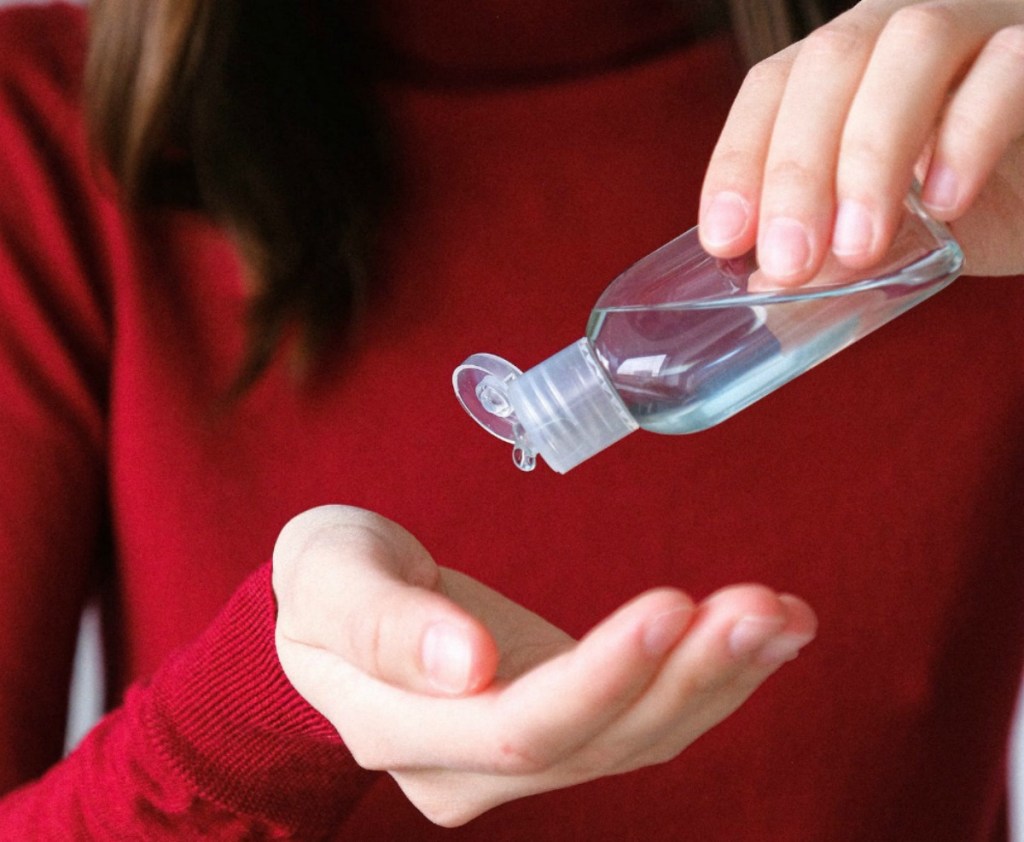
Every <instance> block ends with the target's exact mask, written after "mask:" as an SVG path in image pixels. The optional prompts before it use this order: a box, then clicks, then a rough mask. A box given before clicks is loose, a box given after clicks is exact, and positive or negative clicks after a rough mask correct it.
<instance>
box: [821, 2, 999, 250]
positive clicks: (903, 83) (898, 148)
mask: <svg viewBox="0 0 1024 842" xmlns="http://www.w3.org/2000/svg"><path fill="white" fill-rule="evenodd" d="M1013 5H1014V4H1009V3H971V4H966V3H962V4H959V5H957V4H951V3H941V2H926V3H918V4H915V5H911V6H907V7H905V8H902V9H900V10H898V11H896V12H895V13H894V14H893V15H892V16H891V17H890V18H889V21H888V23H887V24H886V26H885V28H884V29H883V30H882V32H881V34H880V35H879V37H878V42H877V44H876V47H875V50H874V52H873V53H872V56H871V60H870V61H869V63H868V66H867V69H866V70H865V73H864V77H863V80H862V82H861V85H860V87H859V89H858V91H857V94H856V96H855V97H854V100H853V103H852V105H851V107H850V113H849V116H848V118H847V121H846V125H845V128H844V132H843V136H842V140H841V143H840V153H839V162H838V167H837V172H836V190H837V195H838V201H839V205H838V210H837V213H836V225H835V231H834V234H833V240H834V245H833V251H834V253H835V254H836V256H837V257H838V258H839V259H840V260H841V261H842V262H843V263H845V264H846V265H847V266H851V267H855V268H863V267H867V266H870V265H871V264H873V263H876V262H877V261H878V260H880V259H881V258H882V256H883V255H884V253H885V250H886V249H887V248H888V246H889V243H890V242H891V240H892V237H893V234H894V232H895V230H896V228H897V225H898V221H899V217H900V214H901V210H902V203H903V198H904V196H905V195H906V192H907V190H908V189H909V187H910V181H911V177H912V173H913V167H914V163H915V161H916V160H917V159H918V157H919V156H920V154H921V151H922V149H923V148H924V147H925V145H926V143H927V141H928V138H929V135H930V134H931V133H932V132H933V130H934V127H935V126H936V124H937V122H938V118H939V115H940V113H941V111H942V108H943V106H944V103H945V100H946V97H947V94H948V92H949V90H950V88H951V87H952V86H953V84H954V82H955V80H956V78H957V77H958V75H960V74H961V73H962V72H963V68H964V67H965V65H966V64H967V62H968V61H969V60H970V59H971V58H972V57H973V56H974V54H975V53H976V52H977V51H978V49H979V48H980V47H981V46H982V45H983V44H984V42H985V40H986V39H987V38H988V36H989V34H990V33H992V32H993V31H995V30H996V29H998V28H999V27H1000V26H1002V25H1003V24H1004V23H1005V22H1007V21H1011V20H1012V11H1013ZM1018 14H1019V13H1018Z"/></svg>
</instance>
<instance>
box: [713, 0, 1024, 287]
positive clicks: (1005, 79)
mask: <svg viewBox="0 0 1024 842" xmlns="http://www.w3.org/2000/svg"><path fill="white" fill-rule="evenodd" d="M1022 136H1024V3H1022V2H1020V0H933V2H919V3H912V2H908V0H863V2H861V3H860V4H858V5H857V6H855V7H854V8H853V9H851V10H850V11H849V12H847V13H845V14H843V15H841V16H839V17H838V18H836V19H835V20H834V21H832V22H831V23H829V24H827V25H826V26H824V27H822V28H821V29H819V30H817V31H816V32H814V33H812V34H811V35H810V36H809V37H808V38H806V39H804V41H802V42H800V43H797V44H794V45H793V46H792V47H790V48H789V49H786V50H784V51H783V52H781V53H778V54H777V55H776V56H774V57H772V58H770V59H768V60H766V61H764V62H761V63H760V64H759V65H757V66H756V67H755V68H753V70H751V72H750V73H749V74H748V76H747V78H746V80H745V81H744V84H743V86H742V88H741V90H740V92H739V94H738V96H737V98H736V101H735V104H734V106H733V109H732V111H731V113H730V116H729V118H728V120H727V122H726V126H725V128H724V130H723V132H722V135H721V137H720V139H719V142H718V144H717V146H716V149H715V151H714V153H713V155H712V159H711V162H710V164H709V167H708V171H707V175H706V178H705V183H704V188H703V191H702V197H701V215H700V229H701V241H702V243H703V245H704V247H705V248H706V249H707V250H708V251H709V252H710V253H712V254H714V255H716V256H718V257H735V256H737V255H740V254H743V253H745V252H746V251H748V250H749V249H751V248H754V247H755V246H756V248H757V251H758V259H759V263H760V265H761V269H762V271H763V272H764V274H765V276H766V279H765V281H764V282H763V283H764V285H765V286H768V287H791V286H796V285H799V284H801V283H804V282H806V281H808V280H810V279H811V278H812V277H813V276H814V274H815V272H816V271H817V270H818V268H819V267H820V266H821V265H822V262H823V261H824V259H825V257H826V255H827V254H828V252H829V251H831V252H832V253H833V254H834V255H835V256H836V257H837V258H838V260H839V261H840V262H842V263H844V264H846V265H848V266H850V267H853V268H866V267H870V266H871V265H872V264H873V263H875V262H877V261H878V260H879V259H880V258H881V257H882V256H883V255H884V254H885V251H886V249H887V248H888V246H889V244H890V242H891V240H892V237H893V233H894V231H895V229H896V225H897V221H898V219H899V214H900V210H901V203H902V199H903V196H904V195H906V193H907V191H908V190H909V189H910V186H911V183H912V180H913V178H914V177H915V176H916V177H917V178H918V179H919V180H920V181H921V182H922V183H923V193H922V197H923V200H924V203H925V206H926V207H927V209H928V210H929V211H930V212H931V213H932V215H933V216H935V217H936V218H937V219H940V220H942V221H945V222H949V223H951V226H950V227H951V229H952V230H953V233H954V234H955V235H956V237H957V238H958V240H959V241H960V243H961V245H962V246H963V249H964V254H965V257H966V266H967V271H968V272H970V273H971V274H975V275H1012V274H1020V273H1024V137H1022Z"/></svg>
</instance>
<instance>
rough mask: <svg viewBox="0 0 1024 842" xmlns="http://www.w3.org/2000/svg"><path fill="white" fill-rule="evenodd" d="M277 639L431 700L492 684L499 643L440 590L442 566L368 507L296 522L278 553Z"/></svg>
mask: <svg viewBox="0 0 1024 842" xmlns="http://www.w3.org/2000/svg"><path fill="white" fill-rule="evenodd" d="M273 582H274V593H275V596H276V597H277V601H278V637H279V640H280V641H281V644H283V645H290V644H292V645H300V646H308V647H316V648H319V649H325V650H327V651H329V652H331V653H332V654H334V655H335V656H337V657H340V658H343V659H345V660H346V661H348V662H349V663H350V664H351V665H352V666H354V667H356V668H357V669H359V670H361V671H362V672H364V673H366V674H368V675H370V676H372V677H374V678H377V679H379V680H381V681H385V682H388V683H390V684H394V685H396V686H399V687H402V688H403V689H407V690H412V691H414V692H419V693H428V694H433V695H447V696H458V695H464V694H467V693H473V692H475V691H477V690H480V689H482V688H483V687H485V686H486V685H487V684H489V683H490V681H491V680H492V678H493V677H494V674H495V671H496V669H497V664H498V651H497V646H496V645H495V643H494V640H493V638H492V636H491V634H490V633H489V632H488V630H487V629H486V628H485V627H484V626H483V624H482V623H481V622H480V621H479V620H477V619H476V618H475V617H473V616H472V615H470V614H469V613H468V612H467V611H465V610H464V609H463V608H461V607H460V606H458V605H456V604H455V603H454V602H453V601H452V600H451V599H449V598H448V597H447V596H446V595H445V594H443V593H442V592H441V577H440V569H439V568H438V566H437V565H436V564H435V562H434V560H433V559H432V558H431V557H430V554H429V553H428V552H427V551H426V549H424V547H423V545H422V544H420V543H419V541H417V540H416V539H415V538H414V537H413V536H412V535H411V534H410V533H409V532H407V531H406V530H404V529H402V527H400V526H398V524H396V523H394V522H392V521H389V520H387V519H386V518H383V517H380V516H379V515H375V514H373V513H372V512H368V511H366V510H363V509H356V508H351V507H346V506H323V507H320V508H317V509H311V510H310V511H308V512H304V513H303V514H301V515H298V516H297V517H295V518H293V519H292V520H291V521H290V522H289V523H288V524H287V525H286V526H285V528H284V529H283V530H282V531H281V534H280V536H279V537H278V540H277V544H276V545H275V548H274V575H273Z"/></svg>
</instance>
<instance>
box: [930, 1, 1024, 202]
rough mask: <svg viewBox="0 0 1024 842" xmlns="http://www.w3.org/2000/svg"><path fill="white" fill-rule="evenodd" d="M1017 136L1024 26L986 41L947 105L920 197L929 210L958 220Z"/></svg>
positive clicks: (1021, 129)
mask: <svg viewBox="0 0 1024 842" xmlns="http://www.w3.org/2000/svg"><path fill="white" fill-rule="evenodd" d="M1021 14H1022V16H1024V11H1022V13H1021ZM1021 136H1024V24H1019V25H1016V26H1011V27H1007V28H1005V29H1001V30H1000V31H998V32H996V34H995V35H993V36H992V38H990V39H989V41H988V43H987V44H986V45H985V47H984V48H983V49H982V51H981V53H980V54H979V56H978V58H977V59H976V61H975V62H974V64H973V66H972V67H971V70H970V72H969V73H968V74H967V76H966V78H965V79H964V81H963V82H962V83H961V85H960V87H959V88H958V89H957V91H956V93H955V94H954V95H953V97H952V99H951V100H950V102H949V104H948V105H947V107H946V113H945V116H944V117H943V120H942V124H941V126H940V128H939V136H938V140H937V142H936V149H935V152H934V154H933V156H932V163H931V166H930V167H929V171H928V175H927V177H926V180H925V184H924V189H923V193H922V199H923V201H924V203H925V206H926V207H927V208H928V210H929V211H930V212H931V213H932V214H933V215H934V216H936V217H937V218H939V219H942V220H944V221H950V220H953V219H956V218H957V217H959V216H961V215H962V214H963V213H964V212H965V211H966V210H967V208H968V207H969V206H970V205H971V203H972V202H973V201H974V199H975V198H976V197H977V195H978V193H980V192H981V189H982V187H983V186H984V184H985V183H986V182H987V181H988V178H989V176H990V175H991V174H992V171H993V170H994V169H995V167H996V164H997V163H998V161H999V159H1000V158H1001V157H1002V155H1003V154H1004V153H1005V152H1006V150H1007V148H1008V147H1009V146H1010V144H1011V143H1012V142H1013V141H1015V140H1018V139H1019V138H1020V137H1021Z"/></svg>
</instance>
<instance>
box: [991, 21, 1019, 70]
mask: <svg viewBox="0 0 1024 842" xmlns="http://www.w3.org/2000/svg"><path fill="white" fill-rule="evenodd" d="M988 49H990V50H992V51H993V52H996V53H1001V54H1003V55H1005V56H1006V57H1007V58H1008V59H1010V60H1011V61H1012V62H1014V63H1015V64H1018V65H1019V63H1020V62H1021V61H1024V24H1018V25H1016V26H1007V27H1005V28H1003V29H1000V30H999V31H997V32H996V33H995V34H994V35H993V36H992V37H991V38H990V39H989V42H988Z"/></svg>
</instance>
